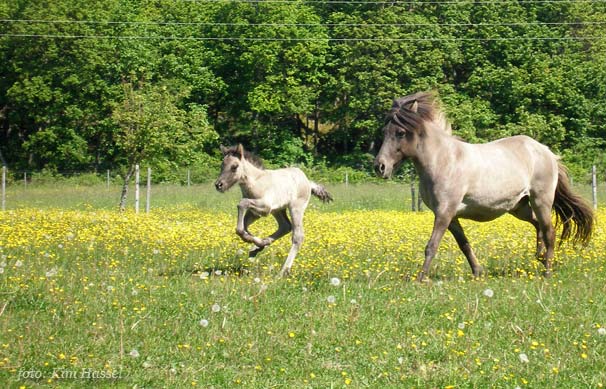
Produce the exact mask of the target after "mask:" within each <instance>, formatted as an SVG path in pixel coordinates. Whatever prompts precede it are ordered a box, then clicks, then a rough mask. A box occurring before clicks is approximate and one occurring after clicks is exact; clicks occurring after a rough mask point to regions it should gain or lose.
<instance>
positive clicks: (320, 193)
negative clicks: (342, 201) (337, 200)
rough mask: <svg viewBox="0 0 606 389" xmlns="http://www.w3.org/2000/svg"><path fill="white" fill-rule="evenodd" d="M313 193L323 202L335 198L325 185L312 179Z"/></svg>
mask: <svg viewBox="0 0 606 389" xmlns="http://www.w3.org/2000/svg"><path fill="white" fill-rule="evenodd" d="M310 184H311V194H313V195H314V196H316V197H317V198H319V199H320V200H322V202H323V203H329V202H331V201H332V200H333V198H332V195H331V194H330V193H328V191H327V190H326V188H325V187H323V186H322V185H320V184H316V183H315V182H313V181H311V182H310Z"/></svg>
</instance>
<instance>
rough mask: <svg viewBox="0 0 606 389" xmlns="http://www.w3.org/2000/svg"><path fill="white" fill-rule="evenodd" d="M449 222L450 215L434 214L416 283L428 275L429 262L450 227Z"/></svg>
mask: <svg viewBox="0 0 606 389" xmlns="http://www.w3.org/2000/svg"><path fill="white" fill-rule="evenodd" d="M451 220H452V216H450V213H448V214H442V213H437V212H436V217H435V219H434V221H433V231H432V232H431V238H429V242H427V246H425V261H424V262H423V269H422V270H421V272H420V273H419V274H418V275H417V281H419V282H421V281H423V278H425V275H426V274H428V273H429V266H430V265H431V261H432V259H433V257H435V255H436V251H438V246H439V245H440V241H441V240H442V237H443V236H444V233H445V232H446V229H447V228H448V226H449V225H450V222H451Z"/></svg>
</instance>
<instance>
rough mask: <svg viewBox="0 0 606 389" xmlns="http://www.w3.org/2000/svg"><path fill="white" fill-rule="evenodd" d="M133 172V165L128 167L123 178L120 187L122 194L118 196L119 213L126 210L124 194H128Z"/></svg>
mask: <svg viewBox="0 0 606 389" xmlns="http://www.w3.org/2000/svg"><path fill="white" fill-rule="evenodd" d="M134 172H135V165H130V166H129V168H128V171H127V172H126V175H125V176H124V184H123V185H122V194H121V195H120V212H124V210H125V209H126V194H127V193H128V184H129V183H130V179H131V178H132V176H133V173H134Z"/></svg>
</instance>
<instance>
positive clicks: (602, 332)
mask: <svg viewBox="0 0 606 389" xmlns="http://www.w3.org/2000/svg"><path fill="white" fill-rule="evenodd" d="M598 334H599V335H602V336H604V335H606V328H604V327H600V328H598Z"/></svg>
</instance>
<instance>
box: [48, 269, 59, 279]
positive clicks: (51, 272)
mask: <svg viewBox="0 0 606 389" xmlns="http://www.w3.org/2000/svg"><path fill="white" fill-rule="evenodd" d="M57 272H58V271H57V268H56V267H53V268H52V269H50V270H49V271H47V272H46V278H51V277H54V276H56V275H57Z"/></svg>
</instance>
